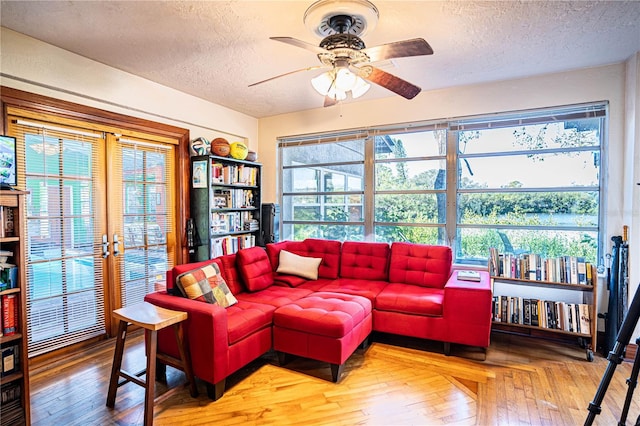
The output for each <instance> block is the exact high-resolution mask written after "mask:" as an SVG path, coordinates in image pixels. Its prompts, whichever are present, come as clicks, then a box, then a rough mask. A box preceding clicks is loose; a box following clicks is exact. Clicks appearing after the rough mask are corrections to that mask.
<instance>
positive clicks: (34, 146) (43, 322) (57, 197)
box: [16, 126, 105, 356]
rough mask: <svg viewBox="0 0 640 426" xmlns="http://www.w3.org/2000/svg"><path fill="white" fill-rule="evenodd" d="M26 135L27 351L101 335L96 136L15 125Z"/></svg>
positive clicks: (100, 146) (99, 151) (100, 149)
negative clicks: (27, 192)
mask: <svg viewBox="0 0 640 426" xmlns="http://www.w3.org/2000/svg"><path fill="white" fill-rule="evenodd" d="M16 127H18V129H16V130H19V132H18V133H19V135H20V138H21V139H23V140H24V159H25V163H24V164H25V167H24V170H25V174H24V185H25V187H26V189H27V190H28V191H29V194H28V196H27V203H26V204H27V211H26V215H27V217H26V224H27V230H26V231H27V264H28V267H27V300H28V302H27V321H28V324H29V354H30V356H34V355H38V354H41V353H45V352H49V351H51V350H55V349H58V348H62V347H64V346H68V345H70V344H73V343H77V342H80V341H83V340H86V339H88V338H91V337H94V336H98V335H100V334H104V333H105V319H104V318H105V315H104V292H103V277H104V270H103V269H104V262H103V259H102V257H101V246H100V244H99V243H100V238H99V236H100V235H101V234H102V232H103V231H102V229H101V225H100V220H99V218H100V214H99V210H100V205H101V204H102V201H101V200H100V199H99V198H97V197H100V195H99V194H100V193H101V191H99V188H100V187H102V185H103V184H104V182H103V181H102V180H101V179H103V178H101V173H100V172H99V168H100V165H99V162H100V161H101V157H102V156H103V155H104V139H102V138H101V135H100V134H95V135H91V134H75V133H72V132H69V133H66V132H65V131H64V129H61V128H57V129H56V130H47V129H44V128H31V127H29V126H24V127H23V126H16Z"/></svg>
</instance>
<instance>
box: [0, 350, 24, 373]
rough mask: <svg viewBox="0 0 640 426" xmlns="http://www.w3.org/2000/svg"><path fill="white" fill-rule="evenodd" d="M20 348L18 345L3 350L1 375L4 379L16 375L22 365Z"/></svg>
mask: <svg viewBox="0 0 640 426" xmlns="http://www.w3.org/2000/svg"><path fill="white" fill-rule="evenodd" d="M19 355H20V348H19V347H18V345H11V346H7V347H4V348H2V351H1V357H2V360H1V361H0V362H1V369H2V370H1V371H2V372H1V373H0V375H1V376H2V377H4V376H8V375H9V374H12V373H15V372H16V371H17V370H18V368H19V364H20V361H19V360H20V357H19Z"/></svg>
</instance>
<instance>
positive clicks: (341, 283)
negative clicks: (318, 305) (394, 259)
mask: <svg viewBox="0 0 640 426" xmlns="http://www.w3.org/2000/svg"><path fill="white" fill-rule="evenodd" d="M387 285H389V283H388V282H386V281H371V280H362V279H351V278H338V279H337V280H333V281H332V282H331V283H329V284H327V285H325V286H324V287H322V288H321V289H320V290H321V291H330V292H334V293H345V294H353V295H356V296H363V297H366V298H367V299H369V300H370V301H371V303H373V302H374V301H375V300H376V296H378V294H379V293H380V292H381V291H382V290H383V289H384V288H385V287H386V286H387Z"/></svg>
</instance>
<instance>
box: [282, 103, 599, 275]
mask: <svg viewBox="0 0 640 426" xmlns="http://www.w3.org/2000/svg"><path fill="white" fill-rule="evenodd" d="M606 111H607V109H606V105H604V104H597V105H584V106H575V107H570V108H562V109H553V110H540V111H533V112H532V111H528V112H526V113H511V114H503V115H500V116H492V117H490V119H487V118H486V117H482V118H466V119H458V120H455V121H454V120H450V121H447V122H442V123H435V124H433V123H432V124H427V125H420V126H418V125H414V126H411V127H408V128H407V129H404V130H403V131H401V132H399V131H393V130H392V129H375V130H368V131H367V132H365V131H363V132H361V133H358V135H357V136H358V137H357V138H355V137H354V138H353V139H349V136H348V135H344V136H343V137H341V138H339V139H340V140H339V141H335V139H336V136H335V135H331V136H330V137H326V138H324V139H323V137H322V135H314V139H315V141H313V142H308V143H307V144H300V141H299V140H298V141H296V142H295V143H294V142H292V141H288V140H286V139H284V140H282V141H281V142H280V148H279V149H280V151H281V158H282V163H281V171H282V174H281V176H282V183H283V187H282V198H281V204H282V207H283V208H282V209H281V211H282V223H283V233H282V236H283V238H284V239H297V240H298V239H303V238H306V237H319V238H332V239H338V240H369V241H385V242H393V241H411V242H416V243H425V244H444V245H450V246H451V247H452V248H453V249H454V253H455V258H456V259H455V260H456V262H459V263H477V264H486V260H487V256H488V250H489V248H490V247H496V248H498V250H499V251H501V252H511V253H515V254H519V253H537V254H541V255H543V256H546V257H556V256H562V255H572V256H582V257H585V259H588V260H589V261H590V262H593V263H597V262H598V260H599V259H600V256H599V255H598V248H599V245H600V241H599V229H600V226H601V221H602V219H601V216H602V214H601V208H600V207H601V205H602V196H603V194H602V191H601V187H602V175H603V173H602V170H601V168H602V155H603V145H604V143H603V141H604V134H605V124H606ZM331 139H334V141H331ZM369 182H370V184H369Z"/></svg>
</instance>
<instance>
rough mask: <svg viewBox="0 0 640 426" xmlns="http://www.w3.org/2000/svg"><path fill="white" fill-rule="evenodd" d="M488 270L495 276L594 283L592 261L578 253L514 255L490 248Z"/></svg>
mask: <svg viewBox="0 0 640 426" xmlns="http://www.w3.org/2000/svg"><path fill="white" fill-rule="evenodd" d="M489 273H490V274H491V275H492V276H494V277H504V278H517V279H523V280H532V281H548V282H557V283H568V284H581V285H593V282H594V280H596V279H597V276H596V272H595V268H594V265H592V264H591V263H590V262H587V261H585V259H584V257H580V256H560V257H555V258H545V257H542V256H541V255H539V254H534V253H526V254H521V255H517V256H516V255H514V254H511V253H499V252H498V250H497V249H496V248H490V249H489Z"/></svg>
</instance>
